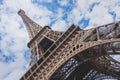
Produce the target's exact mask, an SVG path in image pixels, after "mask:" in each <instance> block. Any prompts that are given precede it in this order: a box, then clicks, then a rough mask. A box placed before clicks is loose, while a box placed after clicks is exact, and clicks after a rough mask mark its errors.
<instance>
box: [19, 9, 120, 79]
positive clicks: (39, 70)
mask: <svg viewBox="0 0 120 80" xmlns="http://www.w3.org/2000/svg"><path fill="white" fill-rule="evenodd" d="M18 14H19V15H20V16H21V18H22V19H23V22H24V24H25V25H26V29H27V31H28V33H29V37H30V39H31V40H30V42H29V43H28V47H29V48H30V51H31V55H30V58H31V61H30V64H29V66H30V68H29V70H28V71H27V72H26V73H25V74H24V75H23V76H22V77H21V79H20V80H105V79H108V80H111V79H112V80H120V62H119V61H117V60H115V59H114V58H113V57H112V56H114V55H119V54H120V21H118V22H114V23H110V24H105V25H102V26H98V27H95V28H91V29H87V30H83V29H80V28H79V27H78V26H75V25H71V26H70V27H69V29H68V30H66V31H65V32H59V31H55V30H52V29H51V28H50V27H49V26H44V27H42V26H40V25H38V24H37V23H35V22H34V21H32V20H31V19H30V18H29V17H28V16H27V15H26V14H25V12H24V11H23V10H22V9H20V10H19V11H18Z"/></svg>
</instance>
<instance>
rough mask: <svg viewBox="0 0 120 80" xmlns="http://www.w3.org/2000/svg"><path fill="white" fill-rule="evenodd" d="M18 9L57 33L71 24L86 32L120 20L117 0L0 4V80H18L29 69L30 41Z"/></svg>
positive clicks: (10, 1) (5, 0)
mask: <svg viewBox="0 0 120 80" xmlns="http://www.w3.org/2000/svg"><path fill="white" fill-rule="evenodd" d="M19 9H23V10H24V11H25V12H26V14H27V15H28V16H29V17H30V18H31V19H32V20H34V21H35V22H37V23H38V24H40V25H41V26H45V25H49V26H50V27H51V28H52V29H53V30H58V31H65V30H66V29H68V28H69V26H70V25H71V24H75V25H77V26H80V27H81V28H82V29H89V28H92V27H97V26H99V25H102V24H106V23H110V22H115V21H119V20H120V0H0V80H19V78H20V77H21V76H22V75H23V74H24V73H25V72H26V71H27V69H28V64H29V61H30V59H29V55H30V53H29V49H28V48H27V43H28V42H29V37H28V34H27V30H26V28H25V25H24V23H23V21H22V19H21V17H20V16H19V15H18V14H17V11H18V10H19ZM116 58H117V59H119V58H120V57H119V56H116Z"/></svg>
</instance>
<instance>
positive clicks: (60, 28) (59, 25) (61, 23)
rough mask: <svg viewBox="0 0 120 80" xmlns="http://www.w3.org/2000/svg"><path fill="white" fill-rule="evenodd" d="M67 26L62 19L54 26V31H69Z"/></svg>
mask: <svg viewBox="0 0 120 80" xmlns="http://www.w3.org/2000/svg"><path fill="white" fill-rule="evenodd" d="M65 26H67V23H66V22H65V21H63V20H61V19H60V20H58V21H56V23H55V24H54V25H53V26H52V29H53V30H57V31H65V30H67V27H65Z"/></svg>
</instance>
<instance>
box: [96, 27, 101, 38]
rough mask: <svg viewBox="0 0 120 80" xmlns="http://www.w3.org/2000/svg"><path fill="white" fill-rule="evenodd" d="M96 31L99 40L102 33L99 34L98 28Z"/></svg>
mask: <svg viewBox="0 0 120 80" xmlns="http://www.w3.org/2000/svg"><path fill="white" fill-rule="evenodd" d="M96 33H97V40H99V39H100V35H99V31H98V28H96Z"/></svg>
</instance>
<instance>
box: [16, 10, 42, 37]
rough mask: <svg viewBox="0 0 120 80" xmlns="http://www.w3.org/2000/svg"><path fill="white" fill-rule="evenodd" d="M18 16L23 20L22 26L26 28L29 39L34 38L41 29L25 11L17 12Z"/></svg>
mask: <svg viewBox="0 0 120 80" xmlns="http://www.w3.org/2000/svg"><path fill="white" fill-rule="evenodd" d="M18 14H19V15H20V16H21V18H22V19H23V22H24V24H25V25H26V28H27V30H28V34H29V37H30V39H32V38H33V37H35V35H36V34H37V33H38V32H39V31H40V30H41V29H42V27H41V26H40V25H38V24H37V23H35V22H34V21H32V20H31V19H30V18H29V17H28V16H27V15H26V14H25V11H24V10H22V9H20V10H19V11H18Z"/></svg>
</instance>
